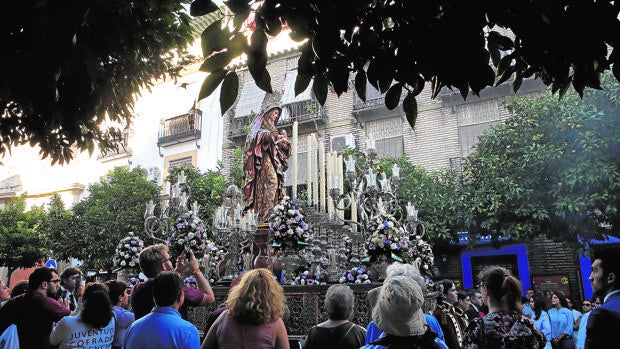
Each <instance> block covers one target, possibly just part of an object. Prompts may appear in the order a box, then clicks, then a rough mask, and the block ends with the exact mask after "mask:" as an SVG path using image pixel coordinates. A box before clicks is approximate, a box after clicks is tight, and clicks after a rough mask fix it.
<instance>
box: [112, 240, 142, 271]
mask: <svg viewBox="0 0 620 349" xmlns="http://www.w3.org/2000/svg"><path fill="white" fill-rule="evenodd" d="M143 248H144V241H142V240H141V239H140V238H139V237H137V236H135V235H134V234H133V232H129V233H128V234H127V236H126V237H124V238H122V239H121V241H119V243H118V245H117V246H116V251H115V252H114V257H113V258H112V261H113V262H114V268H115V269H119V270H120V269H134V268H139V267H140V263H139V259H138V256H139V255H140V252H141V251H142V249H143Z"/></svg>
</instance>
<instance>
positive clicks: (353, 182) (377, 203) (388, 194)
mask: <svg viewBox="0 0 620 349" xmlns="http://www.w3.org/2000/svg"><path fill="white" fill-rule="evenodd" d="M366 145H367V147H366V152H361V151H359V150H354V151H353V153H352V154H350V155H348V156H346V157H345V158H344V159H343V160H344V163H345V168H346V173H345V176H344V178H345V179H346V182H347V184H348V187H349V188H350V192H348V193H341V192H340V189H339V188H330V189H329V196H330V198H331V200H332V201H333V203H334V207H335V209H336V210H349V211H350V219H342V218H339V217H338V215H334V216H333V219H332V220H331V222H332V225H333V224H334V223H336V222H338V221H340V222H341V223H342V224H348V225H349V226H350V229H349V231H348V232H347V231H346V230H347V229H337V230H336V231H339V232H340V235H341V236H343V237H344V236H345V235H348V236H347V237H348V238H350V239H351V241H350V246H351V247H350V251H347V254H348V263H349V264H353V265H357V264H359V263H360V257H363V256H364V254H365V253H364V251H363V243H364V241H365V239H366V238H367V237H368V233H367V231H366V229H367V227H368V224H369V222H370V219H372V218H373V217H374V216H376V215H377V214H380V213H388V214H390V215H392V216H393V217H394V218H395V219H396V220H397V221H398V222H399V223H400V224H401V225H402V227H403V228H404V229H405V231H406V233H407V235H408V236H409V237H410V238H411V239H414V238H416V237H417V238H420V237H422V236H423V235H424V233H425V227H424V224H423V223H422V222H420V221H419V220H418V210H416V209H415V206H414V205H413V204H412V203H411V202H408V203H407V205H406V206H405V212H403V207H402V206H401V204H400V202H399V200H398V198H397V197H396V192H397V191H398V188H399V185H400V167H399V166H398V164H396V163H394V164H392V173H391V176H390V177H389V178H388V176H387V174H386V173H385V172H381V173H378V172H377V171H376V159H377V151H376V147H375V141H374V140H373V139H372V138H371V139H368V140H367V141H366ZM330 217H332V216H330ZM338 256H339V257H341V253H338ZM340 259H341V258H338V260H340ZM338 264H340V263H338ZM339 267H340V265H339Z"/></svg>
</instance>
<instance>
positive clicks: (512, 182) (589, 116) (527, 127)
mask: <svg viewBox="0 0 620 349" xmlns="http://www.w3.org/2000/svg"><path fill="white" fill-rule="evenodd" d="M603 83H604V90H602V91H599V90H588V91H587V92H586V93H585V95H584V96H583V99H580V96H578V95H577V94H576V93H574V92H568V93H566V95H565V96H564V98H563V100H561V101H558V100H557V99H556V98H554V97H553V96H552V95H551V93H549V94H546V95H543V96H540V97H536V98H521V99H517V98H515V99H512V100H510V101H508V103H507V107H508V108H509V109H510V110H511V111H512V112H513V113H514V114H515V116H514V117H512V118H510V119H509V120H507V121H506V123H505V124H502V125H499V126H496V127H494V128H492V129H491V130H490V131H489V132H488V133H487V134H486V135H483V136H481V137H480V138H479V141H478V145H477V150H476V151H475V152H474V153H473V154H472V155H470V157H469V158H468V161H467V163H466V166H465V170H464V174H465V175H466V178H467V183H466V186H465V188H466V190H465V193H464V194H465V196H466V197H467V202H468V204H467V208H468V210H469V214H470V215H471V218H472V220H471V226H472V229H474V230H473V231H480V232H484V233H489V234H491V235H493V236H494V237H499V236H505V235H507V234H510V235H511V236H512V237H514V238H518V239H522V238H532V237H535V236H536V235H538V234H540V233H544V234H546V235H547V236H549V237H551V238H554V239H556V240H561V241H566V242H569V243H576V241H577V238H576V237H577V235H578V234H579V235H580V236H581V237H583V238H586V239H589V238H597V237H598V238H600V237H601V235H600V234H602V233H606V234H610V235H617V233H614V230H607V229H605V228H603V227H601V226H600V224H601V223H603V224H604V225H605V224H611V225H612V226H613V227H614V228H616V227H618V224H619V223H620V222H619V221H618V208H619V207H620V187H619V185H618V183H620V182H619V180H620V154H619V152H618V149H620V144H619V142H620V139H619V138H618V135H619V134H620V87H619V85H618V83H617V81H615V80H614V79H613V78H612V77H610V76H604V77H603Z"/></svg>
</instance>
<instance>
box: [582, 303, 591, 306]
mask: <svg viewBox="0 0 620 349" xmlns="http://www.w3.org/2000/svg"><path fill="white" fill-rule="evenodd" d="M583 306H584V307H591V306H592V304H591V303H583Z"/></svg>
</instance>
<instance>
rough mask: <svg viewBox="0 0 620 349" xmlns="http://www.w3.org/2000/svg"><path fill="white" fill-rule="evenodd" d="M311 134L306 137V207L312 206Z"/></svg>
mask: <svg viewBox="0 0 620 349" xmlns="http://www.w3.org/2000/svg"><path fill="white" fill-rule="evenodd" d="M311 136H312V134H309V135H308V136H307V137H306V167H307V168H306V194H307V196H308V206H312V137H311Z"/></svg>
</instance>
